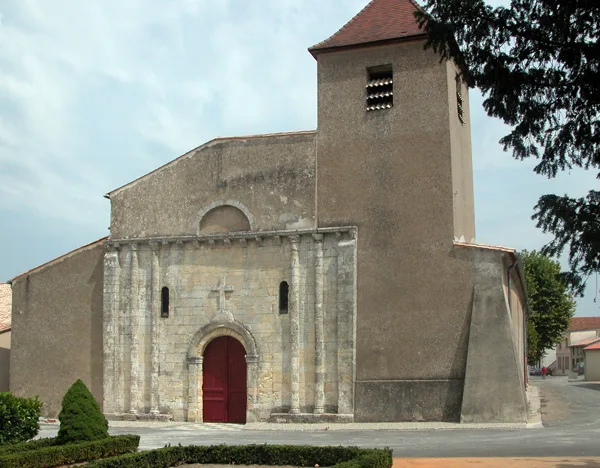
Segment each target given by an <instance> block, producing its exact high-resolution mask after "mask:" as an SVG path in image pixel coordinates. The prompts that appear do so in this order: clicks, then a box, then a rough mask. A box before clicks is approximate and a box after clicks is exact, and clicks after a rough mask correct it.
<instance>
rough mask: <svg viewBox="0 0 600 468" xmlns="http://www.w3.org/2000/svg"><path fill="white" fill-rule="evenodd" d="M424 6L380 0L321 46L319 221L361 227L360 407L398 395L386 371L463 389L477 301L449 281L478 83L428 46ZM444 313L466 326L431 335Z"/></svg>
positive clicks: (469, 218)
mask: <svg viewBox="0 0 600 468" xmlns="http://www.w3.org/2000/svg"><path fill="white" fill-rule="evenodd" d="M419 8H420V7H419V6H418V5H417V4H416V3H415V2H413V1H412V0H373V1H371V2H370V3H369V4H368V5H367V6H366V7H365V8H364V9H363V10H362V11H361V12H360V13H358V14H357V15H356V16H355V17H354V18H352V19H351V20H350V21H349V22H348V23H347V24H346V25H345V26H344V27H342V28H341V29H340V30H339V31H338V32H337V33H335V34H334V35H333V36H331V37H330V38H329V39H326V40H325V41H323V42H321V43H319V44H317V45H315V46H313V47H311V48H310V49H309V51H310V53H311V54H312V55H313V56H314V57H315V59H316V60H317V63H318V136H317V220H318V226H319V227H327V226H344V225H355V226H358V260H357V262H358V264H357V271H358V275H357V282H358V288H357V290H358V297H357V328H358V329H357V342H356V343H357V344H356V346H357V349H356V355H357V362H356V366H357V367H356V377H357V381H356V411H357V413H356V418H357V420H367V419H368V418H370V417H371V416H369V414H373V415H375V414H376V413H377V411H376V410H375V409H373V407H372V404H376V403H375V401H376V400H377V398H379V397H380V398H381V401H386V398H385V397H384V393H385V392H388V391H389V389H387V390H386V388H387V387H386V388H384V386H382V385H383V384H381V385H379V384H377V383H374V382H383V381H386V382H394V381H395V382H398V385H399V387H398V388H399V389H402V390H401V391H403V392H404V391H410V392H413V391H414V392H419V393H421V394H423V395H427V394H429V392H432V394H435V393H436V392H437V393H439V392H442V393H443V394H452V395H453V397H451V398H450V399H449V400H448V401H450V400H452V398H456V401H457V402H460V398H461V396H462V384H457V383H456V382H458V381H460V379H463V378H464V365H465V362H466V341H465V336H464V333H465V328H464V323H466V322H465V320H466V319H465V314H466V312H465V310H464V309H463V308H462V307H459V306H458V301H457V305H456V307H454V308H453V306H452V300H450V299H449V297H450V296H453V295H456V292H455V291H453V292H451V291H447V289H452V288H456V290H457V291H463V290H466V288H465V285H464V284H463V282H464V277H463V278H459V277H457V275H459V276H460V275H461V274H462V273H461V272H460V271H458V270H457V269H456V268H457V266H456V265H453V259H451V258H450V257H451V253H450V252H451V250H452V247H453V243H454V242H455V241H466V242H473V241H474V237H475V222H474V206H473V175H472V167H471V140H470V128H469V122H470V115H469V100H468V90H467V87H466V86H465V85H464V84H463V83H462V82H461V81H460V79H458V78H457V76H458V70H457V68H456V66H455V64H454V63H452V62H450V61H440V57H439V56H438V55H436V54H435V53H434V52H433V51H432V50H424V44H425V39H426V37H425V34H424V33H423V31H421V30H420V29H419V26H418V24H417V22H416V20H415V17H414V12H415V11H416V10H417V9H419ZM461 268H462V266H461ZM439 275H444V276H443V277H444V281H443V286H441V289H443V291H441V290H439V289H437V290H436V278H437V277H438V276H439ZM448 278H450V279H448ZM460 294H463V293H460ZM463 299H464V298H461V301H462V300H463ZM442 322H443V323H448V322H450V323H461V325H460V326H457V327H455V328H454V329H451V330H446V332H442V331H441V329H440V333H439V335H435V336H436V340H437V341H436V345H435V347H431V346H428V345H426V344H425V341H424V340H427V338H428V337H429V338H430V337H431V332H432V326H433V327H434V328H435V327H436V326H438V325H435V324H440V323H442ZM432 324H434V325H432ZM438 336H439V338H438ZM440 341H441V342H440ZM390 349H393V350H394V352H390ZM440 349H445V351H444V352H443V353H442V352H440ZM415 356H418V359H415ZM415 382H418V384H417V383H415ZM427 382H430V385H428V384H427ZM415 385H417V387H418V388H417V387H415ZM440 386H441V387H443V388H441V387H440ZM399 391H400V390H399ZM369 402H372V404H371V403H369ZM427 404H428V403H427V401H424V405H427ZM458 404H459V403H458ZM431 406H432V407H433V406H435V405H431ZM361 408H362V410H361ZM382 411H383V410H382ZM452 411H454V410H452ZM452 411H451V412H452ZM379 417H383V418H385V417H386V415H385V414H383V415H379ZM365 418H366V419H365ZM394 418H395V420H410V419H411V417H410V415H398V416H395V417H394ZM431 418H432V419H436V418H437V419H443V418H442V417H441V416H439V415H431ZM380 420H384V419H380Z"/></svg>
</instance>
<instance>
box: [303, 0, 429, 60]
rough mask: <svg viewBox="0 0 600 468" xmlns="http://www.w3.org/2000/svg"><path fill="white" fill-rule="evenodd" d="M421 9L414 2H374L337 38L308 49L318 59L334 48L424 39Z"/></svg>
mask: <svg viewBox="0 0 600 468" xmlns="http://www.w3.org/2000/svg"><path fill="white" fill-rule="evenodd" d="M420 9H421V8H420V7H419V5H418V4H417V3H416V2H415V1H413V0H372V1H371V2H370V3H369V4H368V5H367V6H366V7H364V8H363V9H362V10H361V11H360V12H359V13H358V14H357V15H356V16H355V17H354V18H352V19H351V20H350V21H349V22H348V23H346V25H344V26H343V27H342V28H341V29H340V30H339V31H338V32H336V33H335V34H334V35H333V36H331V37H330V38H328V39H325V40H324V41H322V42H319V43H318V44H315V45H314V46H312V47H311V48H310V49H308V50H309V52H310V53H311V54H312V55H313V56H314V57H316V56H317V55H318V54H319V53H321V52H326V51H329V50H331V49H339V48H349V47H356V46H362V45H366V44H371V45H372V44H373V43H381V42H387V41H393V40H398V39H408V38H414V37H420V36H424V32H423V31H422V30H421V29H420V28H419V24H418V23H417V21H416V19H415V16H414V13H415V11H418V10H420Z"/></svg>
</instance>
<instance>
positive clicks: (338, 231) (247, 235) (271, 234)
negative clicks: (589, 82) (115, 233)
mask: <svg viewBox="0 0 600 468" xmlns="http://www.w3.org/2000/svg"><path fill="white" fill-rule="evenodd" d="M357 230H358V228H357V227H356V226H342V227H330V228H316V229H297V230H277V231H233V232H219V233H215V234H200V235H196V236H157V237H131V238H129V237H127V238H121V239H107V240H106V241H105V242H104V244H105V245H106V246H108V247H113V248H118V247H120V246H121V245H129V244H184V243H188V242H191V243H194V244H197V245H198V244H204V243H206V244H209V245H212V244H214V243H215V242H218V241H220V242H225V243H231V241H232V240H237V241H239V242H241V243H242V244H244V243H246V242H247V241H248V240H254V241H256V242H257V243H258V244H259V245H260V244H261V243H262V241H263V239H268V238H274V239H275V240H281V238H282V237H293V236H302V235H319V234H320V235H323V234H335V235H336V236H338V237H340V238H341V236H342V235H343V234H347V235H349V236H350V238H351V239H354V238H355V237H356V233H357Z"/></svg>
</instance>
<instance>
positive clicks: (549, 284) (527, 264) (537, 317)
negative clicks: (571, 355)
mask: <svg viewBox="0 0 600 468" xmlns="http://www.w3.org/2000/svg"><path fill="white" fill-rule="evenodd" d="M521 258H522V260H523V271H524V272H525V280H526V282H527V303H528V307H529V317H528V323H529V324H531V326H532V327H533V328H534V330H535V333H532V332H531V330H530V328H529V327H528V331H529V332H530V334H529V337H528V338H529V339H528V350H527V356H528V360H529V363H530V364H532V365H534V364H536V363H538V362H539V361H540V360H541V359H542V357H543V355H544V351H545V350H547V349H550V348H552V347H554V345H555V344H556V343H558V342H559V341H560V340H561V339H562V337H563V336H564V334H565V332H566V331H567V329H568V328H569V324H570V323H571V317H573V314H574V312H575V302H574V301H573V297H572V296H571V295H570V294H569V288H568V286H567V284H566V283H565V281H564V279H563V276H562V274H561V272H560V265H559V264H558V262H555V261H553V260H551V259H550V258H548V257H546V256H545V255H543V254H541V253H538V252H536V251H535V250H534V251H532V252H528V251H527V250H524V251H523V252H521Z"/></svg>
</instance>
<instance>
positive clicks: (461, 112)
mask: <svg viewBox="0 0 600 468" xmlns="http://www.w3.org/2000/svg"><path fill="white" fill-rule="evenodd" d="M461 88H462V81H461V80H460V78H457V79H456V111H457V112H458V120H460V123H461V124H464V123H465V108H464V103H463V97H462V92H461Z"/></svg>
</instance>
